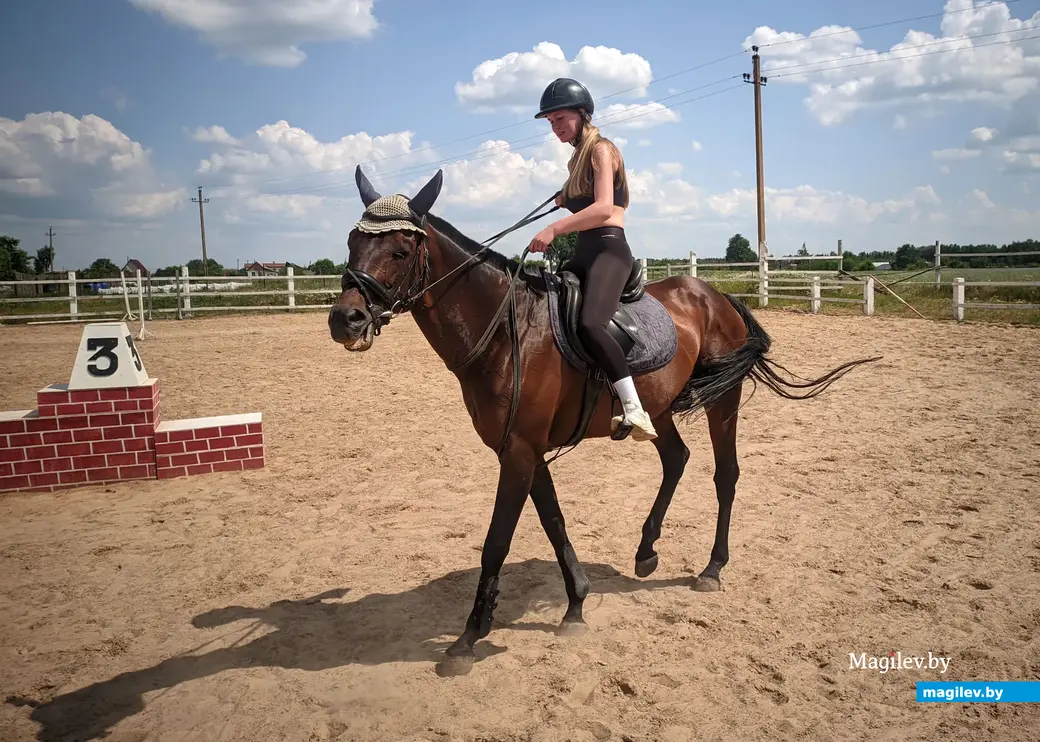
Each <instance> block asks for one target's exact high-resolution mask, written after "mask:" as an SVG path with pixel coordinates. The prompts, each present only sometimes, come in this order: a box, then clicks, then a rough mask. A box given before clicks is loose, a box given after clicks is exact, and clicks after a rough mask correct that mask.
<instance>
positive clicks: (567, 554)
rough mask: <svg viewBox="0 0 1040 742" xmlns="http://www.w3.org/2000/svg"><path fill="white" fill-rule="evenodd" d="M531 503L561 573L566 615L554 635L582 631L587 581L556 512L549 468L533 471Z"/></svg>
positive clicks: (558, 512)
mask: <svg viewBox="0 0 1040 742" xmlns="http://www.w3.org/2000/svg"><path fill="white" fill-rule="evenodd" d="M531 500H533V501H534V507H535V509H536V510H537V511H538V519H539V520H540V521H541V522H542V528H543V529H545V535H546V536H548V537H549V543H551V544H552V547H553V551H554V552H556V561H558V562H559V563H560V569H561V570H562V571H563V584H564V586H565V587H566V589H567V613H566V614H564V616H563V621H561V622H560V627H559V629H558V631H557V633H559V634H561V635H566V634H570V633H575V632H576V631H580V630H582V629H584V628H585V619H584V617H583V616H582V614H581V608H582V604H583V603H584V602H585V596H586V595H588V593H589V578H588V577H586V576H585V570H583V569H582V568H581V563H580V562H578V557H577V556H576V555H575V553H574V547H573V546H571V542H570V540H569V539H568V538H567V524H566V522H565V521H564V518H563V511H561V510H560V502H559V500H558V499H557V498H556V487H555V485H554V484H553V480H552V474H550V473H549V467H548V466H546V465H545V464H539V465H538V466H537V467H535V470H534V480H533V481H532V482H531Z"/></svg>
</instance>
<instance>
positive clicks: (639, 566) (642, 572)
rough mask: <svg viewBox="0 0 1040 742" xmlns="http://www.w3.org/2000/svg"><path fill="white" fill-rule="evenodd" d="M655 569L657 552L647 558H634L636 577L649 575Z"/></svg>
mask: <svg viewBox="0 0 1040 742" xmlns="http://www.w3.org/2000/svg"><path fill="white" fill-rule="evenodd" d="M656 569H657V554H654V555H653V556H652V557H650V558H649V559H643V560H639V559H636V577H649V576H650V575H652V574H653V573H654V570H656Z"/></svg>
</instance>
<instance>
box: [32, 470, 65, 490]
mask: <svg viewBox="0 0 1040 742" xmlns="http://www.w3.org/2000/svg"><path fill="white" fill-rule="evenodd" d="M29 483H30V484H32V486H33V487H50V486H51V485H54V484H57V483H58V474H57V472H47V473H46V474H33V475H32V476H31V477H29Z"/></svg>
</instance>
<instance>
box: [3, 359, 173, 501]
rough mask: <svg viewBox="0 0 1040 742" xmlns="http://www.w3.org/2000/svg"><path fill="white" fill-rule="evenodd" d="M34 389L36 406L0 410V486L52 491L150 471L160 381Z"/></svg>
mask: <svg viewBox="0 0 1040 742" xmlns="http://www.w3.org/2000/svg"><path fill="white" fill-rule="evenodd" d="M65 387H66V385H65V384H52V385H51V386H49V387H47V388H45V389H41V390H40V391H39V392H37V393H36V401H37V405H38V406H37V409H34V410H22V411H19V412H4V413H0V491H6V490H44V491H49V490H55V489H63V488H66V487H77V486H81V485H84V484H101V483H105V482H115V481H122V480H126V479H151V478H154V477H155V476H156V468H155V426H156V425H158V424H159V422H160V404H159V381H158V379H149V380H148V383H146V384H144V385H142V386H139V387H130V388H117V389H84V390H74V391H69V390H67V389H66V388H65Z"/></svg>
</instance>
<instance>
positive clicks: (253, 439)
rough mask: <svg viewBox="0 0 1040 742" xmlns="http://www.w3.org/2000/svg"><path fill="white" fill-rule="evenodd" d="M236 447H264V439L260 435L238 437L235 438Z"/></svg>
mask: <svg viewBox="0 0 1040 742" xmlns="http://www.w3.org/2000/svg"><path fill="white" fill-rule="evenodd" d="M235 445H236V446H262V445H264V437H263V436H262V435H258V434H253V435H238V436H235Z"/></svg>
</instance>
